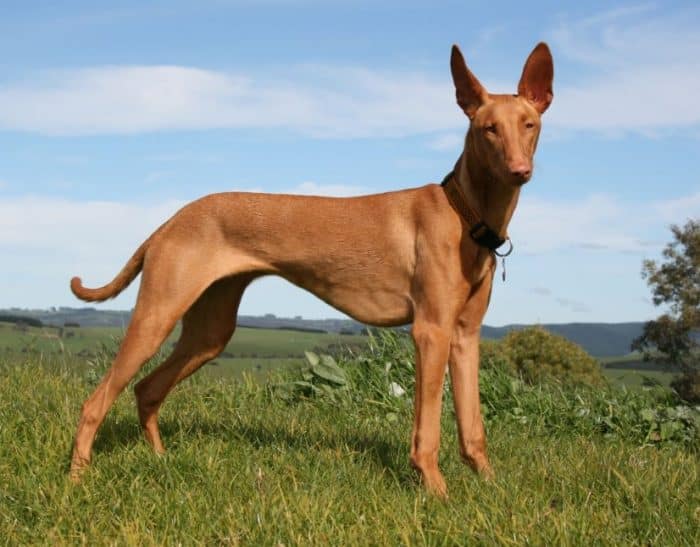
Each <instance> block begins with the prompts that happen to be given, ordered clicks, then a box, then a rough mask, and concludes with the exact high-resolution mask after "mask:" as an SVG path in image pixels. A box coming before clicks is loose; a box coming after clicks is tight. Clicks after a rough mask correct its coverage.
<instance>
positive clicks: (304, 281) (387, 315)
mask: <svg viewBox="0 0 700 547" xmlns="http://www.w3.org/2000/svg"><path fill="white" fill-rule="evenodd" d="M284 277H285V278H286V279H287V280H288V281H291V282H292V283H294V284H295V285H297V286H299V287H301V288H303V289H306V290H307V291H309V292H310V293H312V294H314V295H316V296H317V297H319V298H320V299H321V300H323V301H324V302H326V303H327V304H329V305H331V306H333V307H334V308H335V309H337V310H339V311H341V312H343V313H345V314H347V315H349V316H350V317H352V318H353V319H355V320H357V321H359V322H361V323H367V324H368V325H375V326H381V327H388V326H396V325H405V324H407V323H410V322H411V321H412V320H413V306H412V301H411V299H410V296H409V295H408V291H407V290H405V291H404V290H400V287H396V286H393V287H392V286H391V284H389V283H382V282H379V281H377V282H376V283H374V284H373V283H372V282H371V281H370V282H368V281H369V279H371V278H374V276H367V277H365V278H364V279H358V278H353V282H351V283H347V284H346V283H341V282H337V281H336V282H335V283H332V282H331V283H329V282H328V280H319V279H314V278H313V277H311V276H310V277H302V278H298V277H296V276H294V277H291V276H284ZM368 278H369V279H368ZM375 281H376V279H375ZM395 285H399V286H400V285H401V283H396V284H395Z"/></svg>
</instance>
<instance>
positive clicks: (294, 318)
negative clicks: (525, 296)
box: [0, 305, 645, 329]
mask: <svg viewBox="0 0 700 547" xmlns="http://www.w3.org/2000/svg"><path fill="white" fill-rule="evenodd" d="M85 310H94V311H97V312H104V313H131V312H132V311H133V308H131V309H102V308H97V307H95V306H94V305H92V306H79V307H75V306H49V307H48V308H22V307H18V306H14V307H11V308H0V312H8V311H20V312H25V313H30V312H45V313H60V312H61V311H85ZM238 317H253V318H256V319H258V318H267V317H269V318H274V319H284V320H291V321H354V322H356V323H359V324H361V325H365V324H366V323H362V322H361V321H357V320H356V319H353V318H352V317H347V316H342V317H304V316H300V315H296V316H285V315H277V314H275V313H273V312H267V313H261V314H249V313H239V314H238ZM644 322H645V321H643V320H632V321H565V322H550V321H548V322H545V323H519V322H516V323H504V324H500V325H495V324H492V323H488V324H487V322H484V323H483V324H482V325H481V326H482V328H483V327H491V328H498V329H500V328H505V327H518V326H528V327H529V326H537V325H542V326H545V325H577V324H581V325H590V324H596V325H621V324H628V323H630V324H631V323H644ZM409 324H410V323H406V325H409ZM240 326H241V327H245V325H240ZM398 326H400V327H401V326H405V325H398Z"/></svg>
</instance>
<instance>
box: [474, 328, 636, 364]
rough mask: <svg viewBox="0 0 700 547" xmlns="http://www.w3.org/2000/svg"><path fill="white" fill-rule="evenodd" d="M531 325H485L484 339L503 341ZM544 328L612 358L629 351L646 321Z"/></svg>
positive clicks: (593, 351) (595, 353) (482, 330)
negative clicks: (510, 334) (502, 339)
mask: <svg viewBox="0 0 700 547" xmlns="http://www.w3.org/2000/svg"><path fill="white" fill-rule="evenodd" d="M527 326H529V325H506V326H504V327H489V326H487V325H484V326H483V327H482V329H481V335H482V336H483V337H484V338H495V339H500V338H503V337H504V336H505V335H506V334H507V333H508V332H510V331H511V330H520V329H524V328H525V327H527ZM542 327H543V328H545V329H547V330H548V331H550V332H553V333H554V334H558V335H560V336H563V337H564V338H567V339H568V340H571V341H572V342H575V343H576V344H578V345H579V346H582V347H583V349H585V350H586V351H587V352H588V353H590V354H591V355H593V356H594V357H613V356H617V355H625V354H626V353H629V352H630V345H631V344H632V340H634V339H635V338H637V337H638V336H639V335H641V334H642V329H643V328H644V322H642V321H640V322H635V323H555V324H544V325H542Z"/></svg>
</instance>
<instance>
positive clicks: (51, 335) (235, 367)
mask: <svg viewBox="0 0 700 547" xmlns="http://www.w3.org/2000/svg"><path fill="white" fill-rule="evenodd" d="M123 334H124V331H123V329H121V328H119V327H80V328H72V327H68V328H64V329H62V330H61V336H59V329H57V328H52V327H42V328H36V327H25V328H21V329H20V328H17V327H16V326H15V325H14V324H12V323H3V322H0V358H2V357H4V358H5V359H10V360H17V359H22V358H23V359H39V358H47V357H51V358H55V359H71V358H73V357H77V358H80V361H85V360H91V359H94V358H95V357H99V356H100V354H101V353H102V348H103V347H107V348H109V349H110V350H111V349H113V348H116V341H117V340H120V339H121V338H122V337H123ZM179 335H180V328H179V326H178V327H176V329H175V330H174V332H173V333H172V335H171V336H170V337H169V338H168V340H167V341H166V342H165V343H164V351H167V349H168V348H170V347H172V346H173V344H174V343H175V342H176V340H177V338H178V337H179ZM366 343H367V337H366V336H360V335H340V334H335V333H318V332H302V331H296V330H286V329H254V328H246V327H239V328H238V329H236V332H235V334H234V335H233V338H232V339H231V341H230V342H229V343H228V345H227V347H226V348H225V349H224V351H223V353H222V354H221V356H220V357H218V358H217V359H216V360H215V361H214V363H210V364H209V365H207V366H206V367H205V368H204V369H203V372H202V374H203V375H205V376H208V377H211V378H221V377H228V376H231V377H234V378H241V377H242V375H243V374H244V373H248V374H251V375H252V376H254V377H256V378H260V379H262V378H264V377H265V376H267V375H268V374H269V373H270V372H271V371H273V370H279V369H293V368H297V367H299V366H300V365H301V364H302V362H303V357H304V351H305V350H311V349H315V350H318V351H326V352H329V351H330V352H336V351H338V349H339V347H341V346H352V347H363V346H364V345H366Z"/></svg>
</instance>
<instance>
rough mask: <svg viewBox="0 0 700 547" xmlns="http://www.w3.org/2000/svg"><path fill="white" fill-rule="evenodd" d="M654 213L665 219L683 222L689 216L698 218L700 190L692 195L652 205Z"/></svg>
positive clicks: (670, 221)
mask: <svg viewBox="0 0 700 547" xmlns="http://www.w3.org/2000/svg"><path fill="white" fill-rule="evenodd" d="M654 210H655V211H656V213H657V214H658V215H659V216H660V217H661V218H662V219H663V220H664V221H665V222H669V223H675V224H683V223H684V222H685V221H686V220H687V219H689V218H691V217H692V218H695V219H698V218H700V192H697V193H695V194H693V195H690V196H687V197H684V198H678V199H670V200H667V201H662V202H660V203H657V204H656V205H655V206H654Z"/></svg>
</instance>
